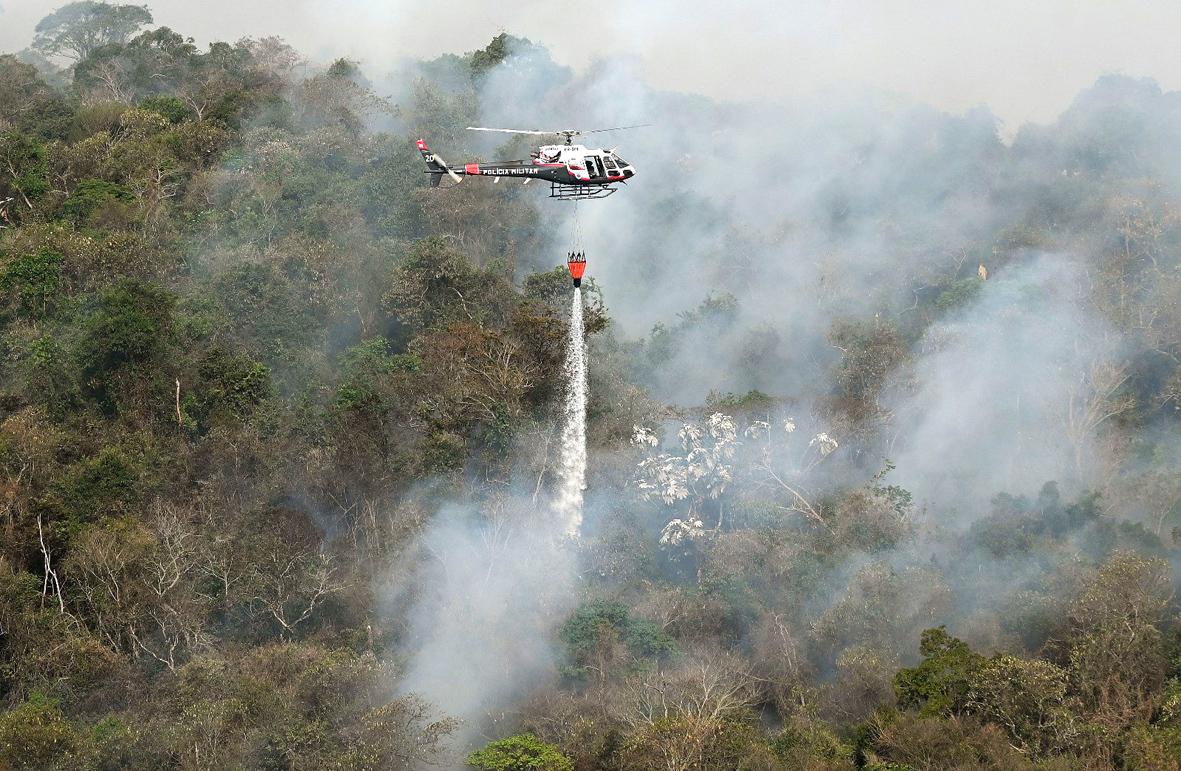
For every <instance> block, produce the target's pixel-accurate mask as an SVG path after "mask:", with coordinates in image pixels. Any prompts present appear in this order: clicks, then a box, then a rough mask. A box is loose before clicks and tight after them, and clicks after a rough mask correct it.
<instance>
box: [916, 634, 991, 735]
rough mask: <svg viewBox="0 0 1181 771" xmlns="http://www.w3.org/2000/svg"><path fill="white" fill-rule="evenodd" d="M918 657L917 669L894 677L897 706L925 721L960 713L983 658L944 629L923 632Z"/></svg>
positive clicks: (966, 701)
mask: <svg viewBox="0 0 1181 771" xmlns="http://www.w3.org/2000/svg"><path fill="white" fill-rule="evenodd" d="M919 653H921V654H922V656H923V660H922V661H921V662H920V663H919V665H918V666H916V667H911V668H909V669H902V670H899V672H898V674H897V675H895V676H894V694H895V696H896V697H897V698H898V706H899V707H901V708H902V709H917V710H918V711H919V714H920V715H923V716H925V717H926V716H935V715H949V714H957V713H960V712H962V711H964V709H965V707H966V706H967V703H968V692H969V688H970V686H971V683H972V678H973V676H974V675H975V673H976V670H978V669H979V668H980V667H981V666H982V665H983V664H984V661H985V659H984V657H983V656H981V655H980V654H978V653H974V652H973V651H972V649H971V648H969V647H968V644H967V643H965V642H964V641H963V640H959V639H957V638H955V637H952V636H951V635H949V634H948V633H947V630H946V629H945V628H944V627H937V628H935V629H924V630H923V634H922V638H921V640H920V642H919Z"/></svg>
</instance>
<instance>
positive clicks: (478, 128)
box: [467, 126, 563, 136]
mask: <svg viewBox="0 0 1181 771" xmlns="http://www.w3.org/2000/svg"><path fill="white" fill-rule="evenodd" d="M467 130H468V131H498V132H500V133H501V134H536V135H539V136H546V135H549V134H561V133H563V132H561V131H534V130H532V129H502V128H484V127H483V126H468V127H467Z"/></svg>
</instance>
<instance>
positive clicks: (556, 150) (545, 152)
mask: <svg viewBox="0 0 1181 771" xmlns="http://www.w3.org/2000/svg"><path fill="white" fill-rule="evenodd" d="M418 149H419V150H420V151H421V152H422V155H423V158H424V160H426V162H427V169H426V173H427V174H432V175H434V179H440V178H442V176H444V175H447V174H455V175H458V176H468V177H492V178H493V181H495V182H499V181H500V179H501V178H502V177H504V178H508V179H523V180H525V181H529V180H531V179H541V180H545V181H546V182H550V183H551V184H552V185H555V186H559V187H572V188H598V189H604V188H608V189H609V186H610V185H612V184H614V183H616V182H623V181H626V180H628V179H631V178H632V177H633V176H635V173H636V170H635V167H633V166H632V165H631V164H629V163H627V162H626V161H624V160H623V159H622V158H620V157H619V156H618V155H617V154H616V153H615V151H614V150H606V149H602V150H594V149H591V148H588V147H585V146H583V145H573V144H570V145H542V146H541V147H539V148H537V150H536V151H535V152H534V153H533V154H532V155H533V157H532V158H531V159H530V160H513V161H496V162H493V163H465V164H464V165H463V166H456V167H453V168H447V167H446V165H444V164H442V163H440V162H439V159H437V158H436V157H435V156H434V155H433V154H431V152H430V150H428V149H427V147H426V143H425V142H424V141H423V140H421V139H420V140H419V141H418ZM432 184H436V183H435V181H434V180H432ZM570 192H571V193H574V194H573V195H571V196H569V197H590V196H587V195H579V194H577V193H575V191H570ZM555 197H567V196H565V195H561V194H559V195H557V196H555Z"/></svg>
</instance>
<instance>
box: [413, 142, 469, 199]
mask: <svg viewBox="0 0 1181 771" xmlns="http://www.w3.org/2000/svg"><path fill="white" fill-rule="evenodd" d="M415 144H416V145H417V146H418V151H419V152H420V153H422V159H423V161H425V162H426V170H427V173H428V174H431V175H433V176H432V177H431V187H438V185H439V180H440V179H441V178H442V175H444V174H446V175H447V176H449V177H451V179H453V180H455V182H456V183H459V182H463V177H461V176H459V175H458V174H456V173H455V172H454V171H452V170H451V167H450V166H448V165H447V162H446V161H444V160H443V159H442V158H440V157H439V154H438V153H432V152H431V151H430V148H428V147H427V146H426V141H424V140H422V139H420V140H418V141H417V142H415Z"/></svg>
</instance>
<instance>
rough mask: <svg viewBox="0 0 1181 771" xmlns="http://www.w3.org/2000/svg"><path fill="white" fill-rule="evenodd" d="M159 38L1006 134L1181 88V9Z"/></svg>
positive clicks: (443, 7)
mask: <svg viewBox="0 0 1181 771" xmlns="http://www.w3.org/2000/svg"><path fill="white" fill-rule="evenodd" d="M62 4H63V3H62V2H60V1H59V0H50V1H48V2H47V1H46V0H0V51H15V50H18V49H20V48H23V47H24V46H26V45H27V44H28V43H29V41H30V40H31V39H32V36H33V27H34V25H35V24H36V23H37V20H38V19H40V18H41V17H42V16H44V15H45V14H47V13H49V12H50V11H52V10H53V9H55V8H57V7H59V6H60V5H62ZM148 5H149V7H150V8H151V10H152V11H153V13H154V14H155V17H156V21H157V23H159V24H164V25H167V26H170V27H172V28H174V29H176V30H177V31H180V32H183V33H185V34H187V35H191V36H193V37H195V38H196V39H197V41H198V42H199V43H201V44H204V43H207V42H208V41H209V40H211V39H215V38H216V39H231V40H232V39H237V38H239V37H243V36H263V35H279V36H281V37H283V38H285V39H286V40H287V41H288V42H290V43H291V44H292V45H294V46H295V47H296V48H298V49H300V50H301V51H303V52H304V53H306V54H308V55H309V56H311V57H313V58H323V59H328V58H334V57H336V56H339V55H350V56H353V57H356V58H359V59H361V60H362V61H363V62H364V63H365V64H366V65H367V66H368V67H369V68H372V69H376V70H380V68H381V67H382V66H384V65H385V64H386V63H389V62H393V61H396V60H398V59H399V58H401V57H404V56H413V57H422V56H432V55H435V54H438V53H442V52H463V51H467V50H471V49H473V48H476V47H480V46H482V45H484V44H485V43H486V42H487V41H488V40H489V39H490V38H491V37H492V36H493V35H495V34H497V33H498V32H500V31H508V32H511V33H513V34H517V35H521V36H524V37H528V38H530V39H531V40H534V41H537V42H540V43H543V44H544V45H546V46H547V47H548V48H549V49H550V50H551V51H552V53H553V56H554V58H555V59H556V60H557V61H558V62H559V63H562V64H568V65H571V66H574V67H576V68H581V67H584V66H586V65H587V64H588V63H589V62H591V61H593V60H594V59H595V58H598V57H606V56H628V57H631V58H634V59H636V60H638V61H639V62H640V64H641V67H642V70H643V71H644V72H645V73H646V75H647V77H648V78H649V79H650V81H651V82H652V83H654V84H655V85H657V86H659V87H665V88H669V89H674V90H679V91H689V92H696V93H704V94H707V95H711V96H720V97H727V98H736V99H756V98H772V99H778V100H785V99H791V98H792V97H795V96H815V95H817V94H818V93H820V94H822V93H824V92H825V91H826V90H828V89H832V88H839V89H858V88H864V87H869V88H875V89H882V90H886V91H889V92H893V93H897V94H901V95H904V96H907V97H912V98H916V99H919V100H922V101H925V102H929V103H931V104H934V105H935V106H937V107H940V108H943V109H947V110H950V111H955V112H959V111H962V110H964V109H966V108H969V107H972V106H975V105H979V104H987V105H989V106H990V107H991V108H992V109H993V111H994V112H995V113H996V114H997V115H999V116H1000V117H1001V118H1002V120H1003V121H1004V122H1005V131H1006V133H1011V132H1012V131H1014V130H1015V129H1016V127H1017V126H1018V125H1019V124H1020V123H1022V122H1024V121H1027V120H1033V121H1046V120H1050V119H1052V118H1053V117H1055V116H1056V115H1057V114H1058V113H1059V112H1061V110H1062V109H1063V108H1064V107H1066V105H1067V104H1069V102H1070V99H1071V98H1072V97H1073V96H1074V95H1075V94H1076V93H1077V92H1078V91H1079V90H1080V89H1082V88H1084V87H1086V86H1087V85H1089V84H1090V83H1092V82H1094V80H1095V78H1097V77H1098V76H1099V75H1102V74H1104V73H1111V72H1114V73H1121V74H1126V75H1136V76H1141V75H1143V76H1151V77H1154V78H1156V79H1157V80H1158V81H1159V82H1160V84H1161V86H1162V87H1163V88H1165V89H1170V90H1171V89H1178V88H1181V53H1178V44H1177V31H1178V30H1181V3H1178V2H1175V1H1173V0H1167V1H1166V0H1157V1H1147V0H1141V1H1139V2H1137V1H1129V0H1039V1H1038V2H1030V1H1029V0H985V1H976V0H876V1H875V0H833V1H832V2H822V1H821V0H803V1H801V0H731V2H726V3H712V2H691V1H687V0H652V1H651V2H626V1H625V0H597V2H595V3H593V4H590V5H579V4H560V3H554V2H552V0H544V1H542V0H498V1H496V2H493V1H492V0H416V1H415V2H407V1H406V0H388V1H386V2H372V1H359V0H351V1H350V0H344V1H342V2H331V0H199V1H194V0H149V2H148Z"/></svg>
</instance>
